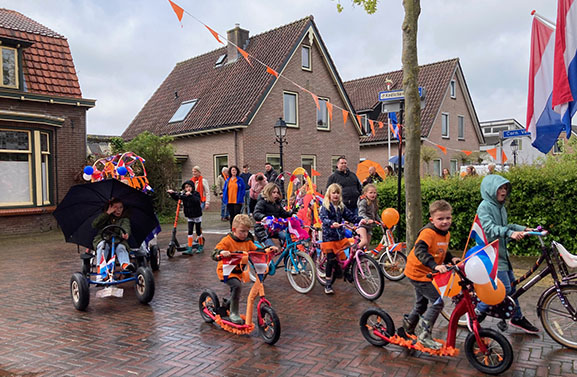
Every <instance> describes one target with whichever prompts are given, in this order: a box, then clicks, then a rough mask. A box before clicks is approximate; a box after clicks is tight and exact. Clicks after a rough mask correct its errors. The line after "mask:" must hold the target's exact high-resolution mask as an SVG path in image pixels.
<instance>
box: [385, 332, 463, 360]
mask: <svg viewBox="0 0 577 377" xmlns="http://www.w3.org/2000/svg"><path fill="white" fill-rule="evenodd" d="M379 336H380V337H382V338H383V339H385V340H386V341H388V342H389V343H391V344H396V345H398V346H401V347H405V348H409V349H414V350H417V351H421V352H425V353H428V354H429V355H434V356H457V355H458V354H459V350H458V349H457V348H454V347H450V346H447V344H446V342H445V341H444V340H442V339H434V340H435V341H436V342H438V343H440V344H442V345H443V346H442V347H441V348H440V349H438V350H434V349H432V348H427V347H425V346H423V345H422V344H421V343H419V341H418V340H417V336H415V335H410V334H407V337H408V339H404V338H402V337H400V336H399V335H397V334H395V335H393V336H392V337H390V338H389V337H387V336H385V335H382V334H379Z"/></svg>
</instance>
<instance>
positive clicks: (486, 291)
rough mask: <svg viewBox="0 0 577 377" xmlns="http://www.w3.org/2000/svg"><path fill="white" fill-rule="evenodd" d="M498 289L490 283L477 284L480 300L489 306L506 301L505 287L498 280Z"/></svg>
mask: <svg viewBox="0 0 577 377" xmlns="http://www.w3.org/2000/svg"><path fill="white" fill-rule="evenodd" d="M496 283H497V289H494V288H493V284H491V283H490V282H489V283H487V284H475V292H476V293H477V297H478V298H479V300H481V301H483V302H484V303H485V304H487V305H497V304H500V303H501V302H502V301H503V300H504V299H505V295H506V292H505V285H503V282H501V280H499V279H498V278H497V280H496Z"/></svg>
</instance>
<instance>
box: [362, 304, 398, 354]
mask: <svg viewBox="0 0 577 377" xmlns="http://www.w3.org/2000/svg"><path fill="white" fill-rule="evenodd" d="M359 325H360V326H361V334H363V337H364V338H365V339H366V340H367V342H369V343H371V344H372V345H373V346H377V347H384V346H386V345H387V344H389V342H387V341H386V340H385V339H383V338H381V337H380V336H378V335H377V334H375V332H378V333H379V334H382V335H384V336H386V337H391V336H393V335H394V334H395V323H394V322H393V320H392V318H391V316H390V315H388V314H387V312H385V311H384V310H382V309H377V308H371V309H367V310H365V311H364V313H363V315H362V316H361V320H360V321H359Z"/></svg>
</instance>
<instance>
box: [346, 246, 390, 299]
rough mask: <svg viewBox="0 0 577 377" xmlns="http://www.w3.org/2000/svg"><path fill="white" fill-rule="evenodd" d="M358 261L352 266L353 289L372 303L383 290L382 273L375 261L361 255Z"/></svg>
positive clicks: (383, 280) (383, 279)
mask: <svg viewBox="0 0 577 377" xmlns="http://www.w3.org/2000/svg"><path fill="white" fill-rule="evenodd" d="M359 261H360V263H356V262H355V264H354V265H353V279H354V280H355V287H356V288H357V291H359V293H360V294H361V296H363V297H364V298H366V299H367V300H370V301H374V300H376V299H378V298H379V297H381V294H383V290H384V288H385V278H384V276H383V271H381V267H380V266H379V264H378V263H377V261H376V260H374V259H373V258H371V257H369V256H366V255H361V256H360V258H359Z"/></svg>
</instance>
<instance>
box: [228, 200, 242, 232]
mask: <svg viewBox="0 0 577 377" xmlns="http://www.w3.org/2000/svg"><path fill="white" fill-rule="evenodd" d="M226 208H227V209H228V213H229V214H230V227H231V228H232V220H234V217H235V216H236V215H238V214H240V213H241V211H242V203H235V204H230V203H229V204H227V205H226Z"/></svg>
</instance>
